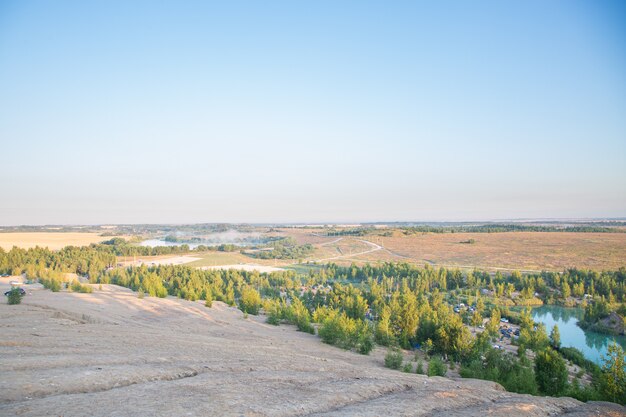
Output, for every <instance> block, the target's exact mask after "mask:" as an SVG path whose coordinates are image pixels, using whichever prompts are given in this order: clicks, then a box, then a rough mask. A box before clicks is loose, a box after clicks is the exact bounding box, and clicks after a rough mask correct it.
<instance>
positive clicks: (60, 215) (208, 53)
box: [0, 0, 626, 225]
mask: <svg viewBox="0 0 626 417" xmlns="http://www.w3.org/2000/svg"><path fill="white" fill-rule="evenodd" d="M0 64H1V65H0V154H1V155H2V158H1V159H0V161H1V165H0V172H1V175H0V225H17V224H106V223H117V224H119V223H126V224H128V223H196V222H198V223H200V222H202V223H208V222H246V223H262V222H265V223H271V222H308V223H311V222H365V221H417V220H430V221H433V220H450V221H454V220H487V219H514V218H596V217H625V216H626V116H625V115H626V5H625V4H624V3H623V2H619V1H601V2H583V1H553V2H542V1H528V2H518V3H511V2H491V1H478V2H471V3H470V2H460V1H458V2H436V3H435V4H418V2H394V3H393V4H389V3H376V2H356V1H354V2H350V1H348V2H341V4H339V3H338V2H331V1H321V2H313V3H302V2H278V1H269V2H251V1H250V2H242V1H233V2H215V3H211V4H210V3H209V2H194V1H190V2H183V3H180V2H173V1H170V2H168V1H166V2H149V1H136V2H122V1H110V2H70V1H57V2H39V1H11V0H5V1H2V2H0Z"/></svg>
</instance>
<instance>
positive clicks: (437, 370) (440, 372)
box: [428, 357, 447, 376]
mask: <svg viewBox="0 0 626 417" xmlns="http://www.w3.org/2000/svg"><path fill="white" fill-rule="evenodd" d="M446 371H447V368H446V364H445V363H443V361H442V360H441V358H438V357H434V358H432V359H431V360H430V362H428V376H446Z"/></svg>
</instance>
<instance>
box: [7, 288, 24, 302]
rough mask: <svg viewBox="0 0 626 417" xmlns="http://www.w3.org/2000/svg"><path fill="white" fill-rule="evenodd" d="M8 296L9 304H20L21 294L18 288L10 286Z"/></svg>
mask: <svg viewBox="0 0 626 417" xmlns="http://www.w3.org/2000/svg"><path fill="white" fill-rule="evenodd" d="M8 297H9V304H11V305H15V304H20V303H21V302H22V297H23V296H22V293H21V292H20V289H19V288H11V291H9V295H8Z"/></svg>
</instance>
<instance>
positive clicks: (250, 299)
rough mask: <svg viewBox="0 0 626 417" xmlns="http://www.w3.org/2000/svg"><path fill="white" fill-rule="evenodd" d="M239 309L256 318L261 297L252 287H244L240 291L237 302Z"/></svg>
mask: <svg viewBox="0 0 626 417" xmlns="http://www.w3.org/2000/svg"><path fill="white" fill-rule="evenodd" d="M239 308H240V309H241V311H243V312H244V313H247V314H252V315H254V316H256V315H257V314H259V309H260V308H261V295H259V293H258V291H257V290H255V289H254V288H252V287H249V286H245V287H244V288H243V289H242V290H241V299H240V300H239Z"/></svg>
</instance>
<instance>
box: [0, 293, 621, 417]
mask: <svg viewBox="0 0 626 417" xmlns="http://www.w3.org/2000/svg"><path fill="white" fill-rule="evenodd" d="M0 287H1V288H0V289H2V292H4V291H5V290H6V288H8V285H6V283H4V284H1V285H0ZM28 292H29V294H28V295H27V296H26V297H24V300H23V302H22V304H21V305H18V306H9V305H7V304H6V301H5V300H6V299H5V300H4V301H2V302H0V358H1V359H0V415H3V416H4V415H7V416H8V415H20V416H42V415H59V416H136V415H163V416H196V415H232V416H381V415H388V416H481V417H483V416H511V415H514V416H556V415H565V416H583V415H602V416H624V415H626V411H625V409H624V408H623V407H620V406H617V405H614V404H609V403H588V404H583V403H580V402H578V401H576V400H574V399H571V398H549V397H532V396H528V395H518V394H512V393H508V392H506V391H504V390H503V389H502V388H501V387H500V386H499V385H498V384H495V383H492V382H488V381H479V380H463V379H458V380H455V379H447V378H440V377H433V378H428V377H426V376H422V375H415V374H406V373H402V372H398V371H392V370H388V369H386V368H384V367H383V366H382V363H383V359H382V357H383V355H384V351H383V350H376V351H374V352H373V353H372V355H370V356H362V355H358V354H355V353H352V352H346V351H343V350H341V349H338V348H335V347H332V346H327V345H325V344H323V343H321V342H320V340H319V338H317V337H316V336H312V335H308V334H304V333H300V332H297V331H296V330H295V329H294V328H293V327H292V326H280V327H274V326H270V325H267V324H265V323H263V319H262V318H260V317H252V316H250V317H249V318H247V319H246V318H244V317H243V315H242V313H241V312H240V311H238V310H237V309H235V308H230V307H227V306H226V305H224V304H222V303H218V302H216V303H214V307H213V308H211V309H209V308H206V307H204V305H203V304H201V303H200V302H188V301H184V300H178V299H174V298H167V299H156V298H144V299H139V298H137V295H136V294H135V293H133V292H131V291H130V290H127V289H124V288H120V287H116V286H113V285H104V286H103V287H102V290H98V288H97V287H95V288H94V292H93V293H92V294H74V293H66V292H61V293H51V292H49V291H47V290H44V289H41V288H37V287H34V286H31V287H30V288H29V289H28Z"/></svg>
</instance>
